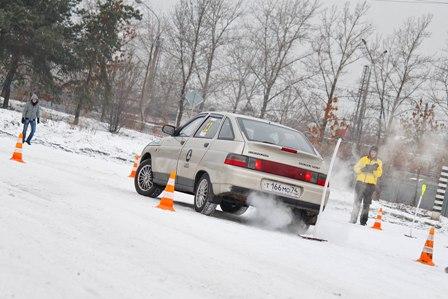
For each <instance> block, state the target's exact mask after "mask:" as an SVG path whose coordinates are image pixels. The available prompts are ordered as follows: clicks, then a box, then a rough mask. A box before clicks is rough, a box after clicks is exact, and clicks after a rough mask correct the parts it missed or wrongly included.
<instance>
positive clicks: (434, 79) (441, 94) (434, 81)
mask: <svg viewBox="0 0 448 299" xmlns="http://www.w3.org/2000/svg"><path fill="white" fill-rule="evenodd" d="M444 54H445V55H447V54H448V51H446V52H445V53H444ZM433 68H434V72H433V74H432V76H431V84H430V88H429V97H430V99H431V100H432V101H433V102H434V103H435V104H436V105H437V108H439V109H438V110H440V111H441V112H442V113H443V114H445V116H448V56H443V57H440V58H439V59H437V60H436V61H435V63H434V65H433Z"/></svg>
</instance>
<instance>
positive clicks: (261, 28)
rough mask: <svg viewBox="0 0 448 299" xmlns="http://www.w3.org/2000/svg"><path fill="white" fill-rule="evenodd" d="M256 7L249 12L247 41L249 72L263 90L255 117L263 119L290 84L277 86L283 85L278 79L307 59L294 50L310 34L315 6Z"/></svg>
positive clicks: (291, 2) (293, 1)
mask: <svg viewBox="0 0 448 299" xmlns="http://www.w3.org/2000/svg"><path fill="white" fill-rule="evenodd" d="M257 5H259V6H257V7H254V8H253V11H254V13H253V19H254V22H253V23H254V25H253V26H251V28H250V39H251V40H252V45H253V46H254V47H255V49H256V50H257V52H256V58H255V59H254V64H253V65H252V72H253V73H254V75H255V76H256V77H257V79H258V80H259V82H260V84H261V86H262V88H263V97H262V101H261V110H260V114H259V116H260V117H261V118H263V117H265V115H266V112H267V109H268V105H269V104H270V102H271V101H272V100H273V99H275V98H276V97H278V96H279V95H280V94H282V93H283V92H285V91H287V90H288V89H289V88H290V87H291V84H292V85H293V84H294V82H290V81H288V82H287V84H281V83H286V82H285V81H284V82H281V81H282V76H283V75H284V74H285V72H287V70H288V69H290V68H293V67H295V65H296V64H297V63H298V62H300V61H303V59H304V58H305V57H307V56H308V55H309V54H307V53H305V51H304V47H303V48H300V49H299V48H298V46H299V45H300V46H303V43H304V42H305V41H306V39H307V37H308V36H309V34H310V28H311V19H312V17H313V16H314V15H315V13H316V10H317V7H318V5H317V1H311V0H280V1H273V0H271V1H265V2H263V4H261V5H260V4H259V2H257ZM301 80H303V78H299V79H298V81H301Z"/></svg>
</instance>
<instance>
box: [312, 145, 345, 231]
mask: <svg viewBox="0 0 448 299" xmlns="http://www.w3.org/2000/svg"><path fill="white" fill-rule="evenodd" d="M341 142H342V139H341V138H339V139H338V142H337V143H336V147H335V148H334V151H333V156H332V157H331V161H330V168H328V173H327V178H326V180H325V185H324V192H323V193H322V199H321V200H320V208H319V215H317V221H316V225H315V228H316V227H317V225H318V223H319V219H320V217H321V214H322V212H323V210H324V204H325V197H326V195H327V190H328V182H329V181H330V177H331V173H332V172H333V166H334V161H335V160H336V156H337V154H338V151H339V146H340V145H341Z"/></svg>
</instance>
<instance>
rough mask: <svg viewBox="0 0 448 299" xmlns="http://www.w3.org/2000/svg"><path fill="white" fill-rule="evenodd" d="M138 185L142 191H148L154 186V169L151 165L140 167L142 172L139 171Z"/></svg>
mask: <svg viewBox="0 0 448 299" xmlns="http://www.w3.org/2000/svg"><path fill="white" fill-rule="evenodd" d="M137 182H138V187H139V188H140V189H141V190H142V191H148V190H149V189H151V188H152V186H153V182H152V171H151V165H145V166H143V167H142V168H141V169H140V172H139V173H138V179H137Z"/></svg>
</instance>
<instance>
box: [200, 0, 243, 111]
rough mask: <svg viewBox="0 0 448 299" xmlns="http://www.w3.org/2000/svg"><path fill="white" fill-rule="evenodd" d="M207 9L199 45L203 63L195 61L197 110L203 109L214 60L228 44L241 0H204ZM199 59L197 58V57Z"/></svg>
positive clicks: (239, 11) (239, 12) (238, 13)
mask: <svg viewBox="0 0 448 299" xmlns="http://www.w3.org/2000/svg"><path fill="white" fill-rule="evenodd" d="M206 1H207V2H208V10H207V13H206V14H205V17H204V33H205V37H204V43H203V45H202V47H201V55H200V56H199V58H200V60H203V62H204V63H203V64H200V63H197V65H196V66H197V72H196V73H197V76H198V80H199V83H200V85H201V90H202V92H201V94H202V99H203V101H202V103H201V104H200V106H199V111H202V110H203V109H204V105H205V102H206V100H207V97H208V94H209V92H210V90H209V89H210V83H211V79H212V71H213V69H214V64H215V60H216V59H217V55H218V53H219V49H220V48H221V47H222V46H224V45H226V44H228V43H229V42H230V40H231V38H232V37H231V35H230V33H231V30H232V24H233V23H234V22H235V20H237V18H238V17H239V16H240V15H241V11H242V10H241V3H242V0H238V1H237V2H235V3H231V2H229V1H226V0H206ZM198 60H199V59H198Z"/></svg>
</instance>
